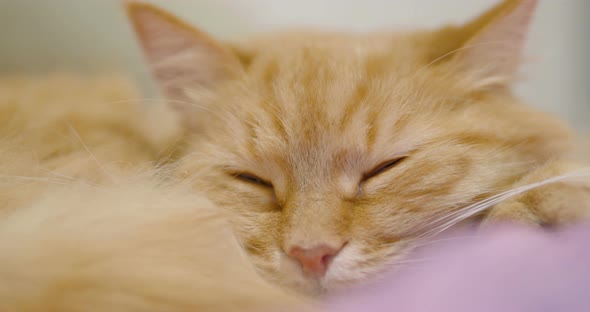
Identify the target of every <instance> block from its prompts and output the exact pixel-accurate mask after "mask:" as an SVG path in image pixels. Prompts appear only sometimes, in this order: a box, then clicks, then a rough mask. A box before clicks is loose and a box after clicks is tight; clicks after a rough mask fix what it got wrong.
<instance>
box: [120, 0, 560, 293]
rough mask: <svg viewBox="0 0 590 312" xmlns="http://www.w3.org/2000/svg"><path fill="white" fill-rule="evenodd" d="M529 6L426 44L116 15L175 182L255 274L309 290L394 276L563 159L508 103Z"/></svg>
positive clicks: (556, 127)
mask: <svg viewBox="0 0 590 312" xmlns="http://www.w3.org/2000/svg"><path fill="white" fill-rule="evenodd" d="M534 4H535V1H506V2H504V3H502V4H501V5H499V6H497V7H496V8H494V9H492V10H491V11H490V12H488V13H487V14H485V15H483V16H482V17H480V18H478V19H477V20H476V21H474V22H472V23H470V24H467V25H466V26H464V27H450V28H444V29H442V30H437V31H431V32H415V33H410V34H355V35H352V34H335V33H317V32H312V33H290V34H287V33H284V34H277V35H273V36H268V37H264V38H260V39H257V40H252V41H249V42H246V43H242V44H232V45H222V44H218V43H215V42H214V41H212V39H210V38H209V37H207V36H205V35H204V34H202V33H200V32H199V31H197V30H195V29H194V28H191V27H189V26H188V25H186V24H183V23H182V22H180V21H178V20H177V19H175V18H174V17H172V16H170V15H167V14H166V13H163V12H162V11H160V10H158V9H155V8H153V7H150V6H146V5H139V4H132V5H131V6H130V7H129V8H130V10H129V12H130V13H131V16H132V18H133V21H134V22H135V26H136V30H137V32H138V34H139V37H140V38H141V42H142V43H143V46H144V48H145V51H146V56H147V57H148V60H149V61H150V63H151V64H152V65H153V69H154V74H155V76H156V78H157V79H158V80H159V81H160V83H161V85H162V87H163V90H164V92H165V94H166V95H167V96H168V97H169V99H170V103H171V105H173V106H174V107H175V108H177V109H178V111H179V112H180V113H181V115H182V116H184V117H185V118H184V119H183V120H184V122H185V125H186V127H187V129H189V132H190V134H189V136H190V139H188V142H189V148H188V150H187V151H188V152H187V154H186V156H185V157H183V159H182V161H181V164H180V167H179V172H180V173H181V174H182V175H184V176H185V177H186V178H187V179H191V180H192V181H194V185H195V189H196V190H199V191H200V192H204V194H205V195H206V196H207V197H209V198H210V199H211V200H212V201H214V202H215V203H216V204H217V205H219V206H220V207H223V208H226V209H227V210H229V211H232V212H234V214H233V215H234V219H233V224H234V226H235V229H236V234H237V236H238V238H239V240H240V242H241V243H242V245H243V246H244V249H245V250H246V251H247V252H248V254H250V255H251V258H252V259H253V262H254V263H255V264H256V265H257V266H258V267H259V268H260V269H261V272H263V273H264V275H265V276H266V277H268V278H269V279H271V280H275V281H277V282H278V283H280V284H283V285H288V286H291V287H293V288H295V289H298V290H301V291H305V292H309V293H320V292H324V291H331V290H334V289H338V288H341V287H345V286H348V285H350V284H354V283H358V282H361V281H363V280H365V279H366V278H367V277H370V276H372V275H375V274H376V273H378V272H381V271H383V270H384V269H387V268H390V267H392V266H393V267H395V266H396V265H401V262H400V261H399V259H401V257H403V256H404V255H405V254H406V253H407V252H408V251H409V250H410V249H411V248H412V246H414V244H415V242H416V240H417V239H418V238H420V237H421V236H422V235H423V234H424V233H427V232H428V231H429V230H430V229H432V228H433V226H434V224H435V223H436V220H440V218H441V217H444V216H448V215H449V214H450V213H453V212H455V211H457V210H458V209H459V208H461V207H464V206H466V205H469V204H471V203H474V202H476V201H478V200H481V199H483V198H485V197H486V196H489V195H491V194H494V193H497V192H499V191H501V190H504V189H506V188H507V187H509V186H510V184H511V183H512V182H514V181H515V180H516V179H518V177H520V176H521V175H523V174H524V173H526V172H527V171H528V170H530V168H532V167H533V166H535V165H536V164H538V163H540V162H542V161H545V160H547V159H548V158H550V157H552V156H555V155H556V154H557V153H560V152H562V151H564V150H565V149H566V144H567V138H568V135H569V133H568V132H567V130H566V129H565V127H563V126H562V125H561V124H560V123H559V122H557V121H554V120H553V119H552V118H551V117H549V116H546V115H544V114H542V113H538V112H535V111H533V110H530V109H528V108H526V107H524V106H522V105H521V104H519V103H517V101H516V100H515V99H514V98H513V97H512V96H511V94H510V92H509V90H508V82H509V80H510V78H511V77H512V75H513V74H514V72H515V71H516V65H517V62H516V61H515V60H517V59H518V57H519V52H520V49H521V48H522V44H523V40H524V38H523V36H524V31H515V27H520V28H519V29H521V30H524V28H526V25H527V22H528V20H529V18H530V15H531V11H532V9H533V7H534ZM163 34H165V35H166V36H164V35H163ZM515 34H518V35H515ZM497 38H501V39H502V40H503V41H502V44H501V45H500V46H499V48H494V47H495V46H494V45H486V44H487V43H490V42H495V41H494V40H495V39H497ZM465 46H470V47H473V48H470V49H465V48H464V47H465ZM494 50H496V51H494ZM447 55H452V57H450V58H448V59H447V58H446V56H447ZM482 64H483V65H482Z"/></svg>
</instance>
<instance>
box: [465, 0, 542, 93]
mask: <svg viewBox="0 0 590 312" xmlns="http://www.w3.org/2000/svg"><path fill="white" fill-rule="evenodd" d="M536 4H537V1H536V0H522V1H520V3H518V4H517V6H516V7H514V8H513V9H512V11H510V12H508V13H506V14H505V15H504V16H500V17H499V18H496V19H495V20H494V21H493V22H492V23H491V24H490V25H488V26H487V27H486V28H484V29H483V30H482V31H481V32H480V33H479V34H477V35H476V36H475V37H474V38H473V39H472V40H470V41H468V42H467V44H466V45H465V46H464V47H463V49H462V50H461V51H460V52H459V53H458V55H457V59H458V60H459V62H460V65H461V66H462V67H463V68H465V69H467V70H468V71H471V72H476V73H477V76H478V77H479V78H480V79H484V80H489V81H490V82H492V83H493V82H494V81H502V82H503V81H506V80H509V79H511V78H512V77H513V76H514V74H515V73H516V71H517V70H518V66H519V65H520V62H521V60H522V53H523V49H524V46H525V43H526V38H527V32H528V29H529V25H530V23H531V19H532V17H533V13H534V11H535V7H536Z"/></svg>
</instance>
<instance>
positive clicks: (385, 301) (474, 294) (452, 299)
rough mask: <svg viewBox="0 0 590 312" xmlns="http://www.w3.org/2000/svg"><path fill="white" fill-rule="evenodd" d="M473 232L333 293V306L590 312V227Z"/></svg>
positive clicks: (428, 311) (339, 311)
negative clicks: (389, 271) (393, 270)
mask: <svg viewBox="0 0 590 312" xmlns="http://www.w3.org/2000/svg"><path fill="white" fill-rule="evenodd" d="M473 235H475V233H473V232H469V233H463V234H460V236H461V237H465V236H467V237H470V238H456V239H448V240H439V241H438V242H434V243H432V244H431V247H430V248H429V249H428V250H426V251H423V252H419V253H418V254H417V255H416V256H415V257H417V258H419V259H420V260H423V261H422V262H416V264H415V265H411V266H410V267H409V268H407V269H405V270H402V271H400V272H398V273H395V274H390V275H386V276H384V278H383V279H381V280H380V281H379V282H377V283H375V284H373V285H371V286H366V287H364V288H361V289H356V290H353V291H350V292H348V293H345V294H341V295H340V296H337V297H334V298H331V299H330V300H329V301H328V311H330V312H352V311H355V312H356V311H359V312H360V311H375V312H381V311H401V312H467V311H469V312H475V311H478V312H479V311H481V312H498V311H503V312H510V311H515V312H516V311H518V312H533V311H534V312H545V311H560V312H561V311H563V312H574V311H575V312H577V311H580V312H581V311H585V312H590V227H589V226H578V227H572V228H569V229H565V230H561V231H542V230H533V229H529V228H527V229H525V228H518V227H502V228H496V229H493V230H491V231H487V232H485V233H479V234H477V236H476V237H475V238H473ZM418 263H419V264H418Z"/></svg>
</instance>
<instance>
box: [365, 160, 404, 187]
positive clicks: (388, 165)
mask: <svg viewBox="0 0 590 312" xmlns="http://www.w3.org/2000/svg"><path fill="white" fill-rule="evenodd" d="M406 158H407V157H406V156H404V157H399V158H395V159H390V160H388V161H384V162H382V163H380V164H379V165H377V166H376V167H375V168H373V169H371V170H370V171H368V172H367V173H365V174H363V178H362V182H364V181H367V180H369V179H371V178H374V177H376V176H378V175H380V174H382V173H384V172H386V171H388V170H389V169H392V168H393V167H395V166H397V165H399V164H400V163H401V162H402V161H404V160H405V159H406Z"/></svg>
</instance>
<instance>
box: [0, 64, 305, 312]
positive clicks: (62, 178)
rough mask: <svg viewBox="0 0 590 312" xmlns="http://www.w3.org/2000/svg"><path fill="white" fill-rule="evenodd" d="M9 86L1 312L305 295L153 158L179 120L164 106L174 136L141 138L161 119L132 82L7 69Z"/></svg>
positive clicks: (256, 301)
mask: <svg viewBox="0 0 590 312" xmlns="http://www.w3.org/2000/svg"><path fill="white" fill-rule="evenodd" d="M0 89H1V91H2V92H0V94H2V97H3V98H2V100H1V101H0V111H1V112H2V114H1V115H0V118H2V120H3V123H2V124H3V125H5V126H6V127H5V128H4V129H3V131H2V134H3V136H4V138H3V139H2V140H1V141H0V149H1V150H2V153H0V174H1V175H0V216H1V217H0V278H1V279H2V281H3V283H2V285H1V286H0V310H1V311H23V312H24V311H31V312H33V311H35V312H37V311H39V312H40V311H63V312H66V311H125V312H128V311H187V310H191V311H244V310H249V309H253V310H257V311H259V310H260V309H262V308H265V307H266V308H269V307H273V306H279V305H280V306H285V305H290V304H293V303H295V302H300V301H299V300H297V297H296V296H292V295H289V294H287V293H284V292H282V291H281V290H279V289H278V288H275V287H273V286H271V285H269V284H268V283H267V282H265V281H264V280H262V278H261V277H259V275H258V274H257V273H256V271H255V270H254V268H253V266H252V265H251V263H250V262H249V261H248V260H247V259H246V257H245V255H244V253H243V251H242V249H241V248H240V247H239V245H238V244H237V242H236V240H235V238H234V237H233V235H232V233H231V231H230V227H229V226H228V225H227V224H226V223H227V220H226V219H225V217H224V215H223V213H222V212H221V211H219V210H218V209H216V208H215V207H214V206H213V205H212V204H211V203H210V202H209V201H208V200H206V199H204V197H203V196H199V195H198V194H197V193H196V192H195V191H194V190H193V189H192V188H189V187H188V185H187V183H185V182H182V181H174V182H172V181H170V180H168V179H166V178H165V177H166V176H167V172H166V171H165V170H164V169H160V170H155V169H153V167H154V164H158V163H160V162H159V159H160V158H159V157H158V155H168V154H169V153H167V151H168V150H169V146H170V144H171V143H170V142H174V140H173V139H172V138H174V137H175V135H176V134H175V130H174V129H175V127H174V125H175V124H176V123H175V122H174V119H170V123H168V124H167V123H166V119H165V118H161V117H163V116H165V115H162V113H165V112H159V113H158V115H159V116H160V119H159V123H158V124H157V127H158V129H160V130H161V131H163V130H164V129H170V132H169V133H168V134H167V137H166V136H163V135H162V134H163V133H160V136H159V137H156V139H154V137H153V136H150V138H151V139H150V138H148V137H142V135H145V134H148V135H149V134H150V131H148V128H147V127H148V126H149V125H153V123H152V122H151V120H150V119H151V118H152V117H150V114H145V108H144V107H142V106H141V105H139V102H137V101H129V99H134V98H137V93H136V92H135V90H134V89H133V87H132V84H131V83H130V82H129V81H128V80H126V79H124V78H121V77H118V76H110V75H109V76H104V77H98V78H93V79H88V78H84V77H80V76H73V75H63V74H60V75H53V76H50V77H37V78H26V77H4V78H2V79H1V80H0ZM138 116H142V117H139V118H138ZM7 125H9V126H7ZM15 133H18V135H16V134H15ZM140 138H142V139H140ZM166 181H168V182H166Z"/></svg>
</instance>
